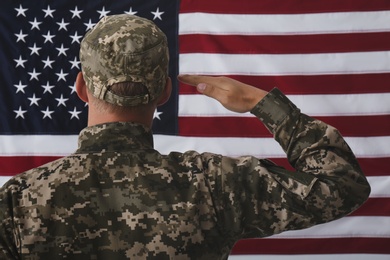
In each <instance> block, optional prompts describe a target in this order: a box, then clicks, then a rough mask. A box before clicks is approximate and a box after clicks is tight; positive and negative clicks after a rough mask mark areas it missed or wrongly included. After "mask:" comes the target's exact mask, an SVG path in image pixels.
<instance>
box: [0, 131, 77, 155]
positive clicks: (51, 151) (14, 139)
mask: <svg viewBox="0 0 390 260" xmlns="http://www.w3.org/2000/svg"><path fill="white" fill-rule="evenodd" d="M77 140H78V136H77V135H0V144H1V146H0V156H29V155H40V156H64V155H68V154H70V153H72V152H74V151H75V150H76V149H77Z"/></svg>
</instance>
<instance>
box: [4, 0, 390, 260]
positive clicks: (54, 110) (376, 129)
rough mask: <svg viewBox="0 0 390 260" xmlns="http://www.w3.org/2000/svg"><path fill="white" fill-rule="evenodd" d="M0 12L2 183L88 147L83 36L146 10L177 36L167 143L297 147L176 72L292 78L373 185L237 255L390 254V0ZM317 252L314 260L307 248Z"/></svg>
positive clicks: (241, 148)
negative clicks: (362, 196) (334, 214)
mask: <svg viewBox="0 0 390 260" xmlns="http://www.w3.org/2000/svg"><path fill="white" fill-rule="evenodd" d="M3 2H4V3H3V4H2V8H1V10H0V34H1V41H0V47H1V48H0V62H1V68H2V69H1V71H0V111H1V116H0V185H1V184H2V183H4V182H5V181H6V180H7V179H9V178H10V177H11V176H13V175H15V174H17V173H19V172H21V171H24V170H27V169H29V168H32V167H35V166H38V165H40V164H43V163H45V162H48V161H51V160H54V159H56V158H58V157H61V156H65V155H67V154H69V153H71V152H73V151H74V150H75V149H76V145H77V134H78V132H79V131H80V129H82V128H83V127H84V126H85V125H86V119H87V109H88V108H87V106H85V105H84V104H83V103H82V102H81V101H79V100H78V98H77V95H76V93H75V89H74V81H75V78H76V75H77V73H78V72H79V71H80V62H79V59H78V48H79V44H80V40H81V39H82V36H83V35H84V33H85V32H86V31H87V30H88V29H89V28H91V26H92V25H93V24H94V23H96V22H97V21H98V20H99V19H100V18H101V17H103V16H105V15H110V14H116V13H125V12H126V13H134V14H137V15H140V16H143V17H146V18H148V19H151V20H153V21H155V22H156V24H157V25H159V26H160V27H161V28H162V29H163V31H164V32H165V33H166V34H167V35H168V38H169V42H170V45H169V48H170V53H171V54H170V76H171V77H172V79H173V82H174V89H175V90H174V92H173V95H172V97H171V99H170V101H169V102H168V104H166V105H164V106H163V107H161V108H159V109H158V110H157V111H156V112H155V119H154V125H153V131H154V133H155V134H156V136H155V146H156V148H157V149H158V150H159V151H161V152H162V153H168V152H170V151H185V150H197V151H199V152H203V151H209V152H215V153H222V154H225V155H230V156H240V155H244V154H245V155H247V154H251V155H254V156H257V157H267V158H270V159H271V160H273V161H275V162H277V163H279V164H281V165H283V166H285V167H288V168H289V167H291V166H289V165H288V162H287V160H286V159H285V154H284V153H283V151H282V150H281V148H280V147H279V146H278V144H277V143H276V142H275V141H274V140H273V139H272V136H271V135H270V134H269V133H268V132H267V131H266V129H265V128H264V127H263V126H262V125H261V123H260V122H259V121H258V120H257V119H256V118H253V117H252V116H251V115H250V114H235V113H231V112H229V111H227V110H225V109H224V108H223V107H221V106H220V105H219V104H218V103H217V102H215V101H213V100H211V99H209V98H207V97H205V96H202V95H200V94H198V93H197V92H196V90H195V89H194V88H192V87H190V86H187V85H182V84H179V83H178V82H177V81H176V75H177V74H178V73H182V74H192V73H195V74H205V75H225V76H229V77H232V78H235V79H238V80H240V81H243V82H246V83H248V84H252V85H254V86H256V87H260V88H263V89H265V90H270V89H272V88H273V87H278V88H279V89H281V90H282V91H283V92H284V93H285V94H287V95H288V97H289V98H290V99H291V100H292V101H293V102H294V103H295V104H297V106H298V107H300V108H301V109H302V111H303V112H304V113H306V114H309V115H311V116H314V117H316V118H319V119H321V120H323V121H325V122H327V123H329V124H331V125H333V126H335V127H336V128H338V129H339V130H340V132H341V133H342V134H343V136H344V137H345V139H346V140H347V142H348V144H349V145H350V146H351V148H352V149H353V150H354V152H355V154H356V156H357V157H358V160H359V163H360V164H361V167H362V168H363V170H364V172H365V174H366V175H367V177H368V180H369V182H370V184H371V186H372V193H371V195H370V198H369V200H368V201H367V203H366V204H364V205H363V206H362V207H361V208H360V209H358V210H357V211H355V212H353V213H352V214H351V215H350V216H347V217H345V218H343V219H340V220H337V221H334V222H331V223H328V224H324V225H319V226H315V227H312V228H309V229H306V230H301V231H293V232H285V233H282V234H279V235H276V236H273V237H270V238H264V239H249V240H242V241H240V242H238V243H237V244H236V246H235V247H234V249H233V251H232V253H231V256H230V258H231V259H284V258H285V257H286V256H288V259H302V258H304V259H305V257H310V259H311V258H312V257H313V256H315V257H317V258H318V259H331V258H334V257H335V256H334V255H337V258H338V259H349V258H350V257H352V256H353V257H354V258H357V259H360V258H359V257H362V258H361V259H367V258H368V257H370V258H372V259H388V257H389V255H390V248H389V247H388V245H389V244H390V189H389V188H388V187H389V186H390V168H389V166H388V164H389V161H390V2H389V1H387V0H371V1H365V0H346V1H335V0H327V1H322V0H320V1H312V0H286V1H282V2H277V3H276V2H275V1H271V0H263V1H253V0H242V1H235V0H214V1H206V0H181V1H173V0H165V1H164V0H160V1H159V0H151V1H139V0H138V1H134V0H124V1H120V2H118V1H116V2H107V1H93V2H90V1H88V2H85V3H82V2H77V1H74V0H72V1H40V0H39V1H27V0H24V1H23V0H12V1H11V0H3ZM307 259H308V258H307Z"/></svg>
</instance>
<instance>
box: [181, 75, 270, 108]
mask: <svg viewBox="0 0 390 260" xmlns="http://www.w3.org/2000/svg"><path fill="white" fill-rule="evenodd" d="M178 79H179V80H180V81H181V82H183V83H185V84H188V85H191V86H196V88H197V90H198V91H199V92H200V93H202V94H204V95H206V96H209V97H211V98H214V99H216V100H218V101H219V102H220V103H221V104H222V105H223V106H224V107H225V108H227V109H228V110H230V111H233V112H238V113H245V112H249V111H250V110H251V109H252V108H253V107H254V106H255V105H256V104H257V103H258V102H259V101H260V100H261V99H262V98H263V97H264V96H265V95H266V94H267V93H268V92H267V91H264V90H262V89H258V88H255V87H253V86H251V85H247V84H245V83H242V82H240V81H237V80H234V79H231V78H228V77H211V76H200V75H179V76H178Z"/></svg>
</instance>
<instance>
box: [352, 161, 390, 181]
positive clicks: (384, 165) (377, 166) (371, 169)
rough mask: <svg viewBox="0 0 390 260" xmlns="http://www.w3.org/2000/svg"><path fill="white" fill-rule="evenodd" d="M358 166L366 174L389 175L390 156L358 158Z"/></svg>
mask: <svg viewBox="0 0 390 260" xmlns="http://www.w3.org/2000/svg"><path fill="white" fill-rule="evenodd" d="M358 161H359V164H360V167H361V168H362V170H363V172H364V173H365V174H366V175H367V176H389V175H390V168H389V162H390V157H382V158H358Z"/></svg>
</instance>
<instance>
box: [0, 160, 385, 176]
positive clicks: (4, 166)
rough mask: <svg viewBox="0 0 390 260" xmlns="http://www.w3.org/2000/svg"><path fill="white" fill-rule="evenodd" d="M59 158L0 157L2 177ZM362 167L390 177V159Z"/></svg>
mask: <svg viewBox="0 0 390 260" xmlns="http://www.w3.org/2000/svg"><path fill="white" fill-rule="evenodd" d="M58 158H59V157H54V156H53V157H49V156H46V157H45V156H42V157H41V156H14V157H8V156H0V176H13V175H15V174H18V173H21V172H24V171H26V170H29V169H31V168H34V167H38V166H40V165H42V164H45V163H48V162H50V161H54V160H56V159H58ZM270 159H271V160H272V161H274V162H275V163H276V164H278V165H281V166H283V167H285V168H288V169H293V168H292V167H291V165H290V164H289V163H288V161H287V159H286V158H270ZM358 161H359V164H360V167H361V168H362V170H363V172H364V173H365V174H366V176H389V175H390V172H389V167H388V165H389V162H390V157H383V158H358Z"/></svg>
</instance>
